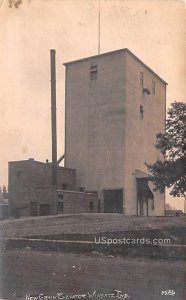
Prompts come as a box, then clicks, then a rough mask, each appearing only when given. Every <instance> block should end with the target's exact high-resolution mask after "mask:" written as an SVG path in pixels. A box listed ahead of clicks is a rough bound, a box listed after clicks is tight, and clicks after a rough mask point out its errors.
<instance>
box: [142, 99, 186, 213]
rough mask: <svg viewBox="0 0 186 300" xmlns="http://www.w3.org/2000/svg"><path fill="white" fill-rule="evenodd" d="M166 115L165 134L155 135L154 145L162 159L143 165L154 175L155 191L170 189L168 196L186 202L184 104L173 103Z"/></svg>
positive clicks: (185, 107) (185, 123) (185, 112)
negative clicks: (183, 199) (182, 199)
mask: <svg viewBox="0 0 186 300" xmlns="http://www.w3.org/2000/svg"><path fill="white" fill-rule="evenodd" d="M167 115H168V118H167V120H166V123H165V133H158V134H157V135H156V138H157V140H156V145H155V147H156V148H157V149H159V150H160V151H161V153H162V154H163V156H164V159H158V160H157V161H156V162H155V163H153V164H148V163H145V164H146V166H147V167H148V169H149V171H151V172H152V174H153V175H154V184H155V190H159V191H160V192H164V190H165V188H171V190H170V195H172V196H174V197H185V201H186V188H185V187H186V176H185V175H186V174H185V167H186V157H185V150H186V126H185V125H186V104H185V103H184V102H176V101H175V102H173V103H172V104H171V108H170V109H168V113H167ZM184 211H185V208H184Z"/></svg>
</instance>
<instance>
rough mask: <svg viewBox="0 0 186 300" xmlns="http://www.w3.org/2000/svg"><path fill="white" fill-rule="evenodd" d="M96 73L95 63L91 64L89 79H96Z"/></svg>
mask: <svg viewBox="0 0 186 300" xmlns="http://www.w3.org/2000/svg"><path fill="white" fill-rule="evenodd" d="M97 74H98V69H97V65H94V66H91V67H90V79H91V80H95V79H97Z"/></svg>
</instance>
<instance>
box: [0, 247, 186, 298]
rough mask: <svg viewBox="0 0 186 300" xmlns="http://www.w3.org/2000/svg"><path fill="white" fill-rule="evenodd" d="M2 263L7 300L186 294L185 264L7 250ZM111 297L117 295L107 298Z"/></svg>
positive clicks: (0, 285) (0, 293)
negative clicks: (169, 291)
mask: <svg viewBox="0 0 186 300" xmlns="http://www.w3.org/2000/svg"><path fill="white" fill-rule="evenodd" d="M0 259H1V260H0V264H1V265H0V268H1V272H0V298H1V299H10V300H11V299H29V297H28V296H27V297H26V295H29V294H31V295H35V296H37V295H39V294H42V293H43V294H44V295H48V296H55V297H56V294H57V293H61V294H60V295H58V298H53V299H70V298H71V297H72V296H73V295H82V294H85V297H84V298H83V297H81V296H79V298H78V299H89V297H90V296H89V294H93V292H94V291H96V293H95V294H94V296H93V298H92V299H94V298H95V299H96V298H98V297H97V296H96V295H98V294H100V293H102V294H104V296H102V299H103V298H104V299H134V300H135V299H139V300H151V299H152V300H154V299H156V300H158V299H176V300H184V299H185V295H186V286H185V280H186V266H185V262H184V261H181V260H178V261H169V260H168V261H167V260H157V259H156V260H155V259H143V258H132V259H129V258H122V257H120V256H117V257H111V256H102V257H98V256H97V255H96V254H93V253H91V254H83V255H82V254H81V255H80V254H70V253H65V254H63V253H46V252H37V251H30V250H19V251H16V250H13V251H8V250H7V251H2V252H1V253H0ZM115 290H118V291H121V293H119V292H115ZM167 290H171V293H175V294H174V296H171V295H170V296H166V295H165V294H164V295H161V293H162V291H167ZM62 293H63V294H62ZM108 293H111V294H114V295H115V296H114V297H112V298H110V296H108V295H107V296H105V294H108ZM117 293H118V294H117ZM66 295H67V296H66ZM124 295H125V296H124ZM126 295H128V296H126ZM70 296H71V297H70ZM68 297H69V298H68ZM35 299H37V298H35ZM41 299H47V298H41ZM48 299H49V298H48ZM48 299H47V300H48ZM50 299H52V298H50ZM74 299H77V298H74Z"/></svg>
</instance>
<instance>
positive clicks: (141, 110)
mask: <svg viewBox="0 0 186 300" xmlns="http://www.w3.org/2000/svg"><path fill="white" fill-rule="evenodd" d="M143 114H144V108H143V105H140V115H141V118H142V119H143Z"/></svg>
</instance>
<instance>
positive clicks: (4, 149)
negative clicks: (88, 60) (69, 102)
mask: <svg viewBox="0 0 186 300" xmlns="http://www.w3.org/2000/svg"><path fill="white" fill-rule="evenodd" d="M22 1H23V3H22V5H21V6H20V7H19V9H16V8H14V7H12V8H9V7H8V0H0V162H1V163H0V186H2V185H3V184H5V185H7V184H8V161H13V160H24V159H28V158H30V157H34V159H35V160H39V161H45V160H46V159H49V160H51V124H50V113H51V111H50V49H56V68H57V69H56V72H57V74H56V75H57V128H58V132H57V135H58V157H60V155H62V154H63V153H64V90H65V82H64V80H65V67H64V66H63V63H64V62H67V61H71V60H75V59H79V58H83V57H87V56H91V55H96V54H97V53H98V7H99V0H22ZM120 48H128V49H130V50H131V51H132V52H133V53H134V54H135V55H137V56H138V57H139V58H140V59H141V60H142V61H143V62H144V63H146V64H147V65H148V66H149V67H150V68H152V69H153V70H154V71H155V72H156V73H157V74H159V75H160V77H162V78H163V79H164V80H165V81H166V82H168V87H167V107H169V105H170V103H171V102H173V101H175V100H177V101H184V102H185V101H186V99H185V98H186V84H185V78H186V63H185V61H186V60H185V53H186V9H185V2H184V1H182V0H146V1H144V0H100V50H101V53H104V52H109V51H113V50H117V49H120ZM167 202H169V203H170V204H171V205H173V206H175V207H177V208H178V209H182V208H183V200H182V199H175V198H172V197H170V196H168V195H167Z"/></svg>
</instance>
